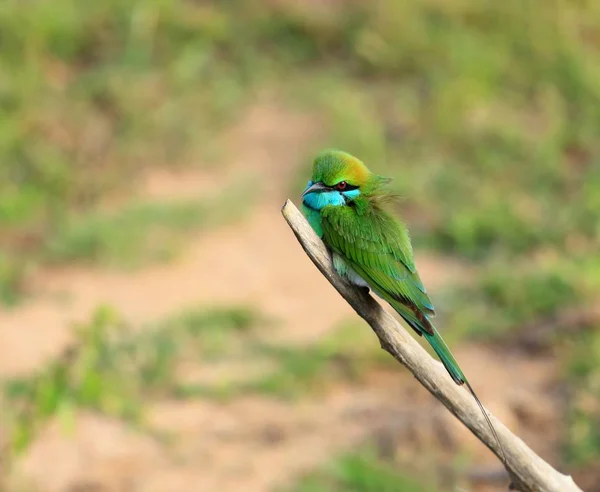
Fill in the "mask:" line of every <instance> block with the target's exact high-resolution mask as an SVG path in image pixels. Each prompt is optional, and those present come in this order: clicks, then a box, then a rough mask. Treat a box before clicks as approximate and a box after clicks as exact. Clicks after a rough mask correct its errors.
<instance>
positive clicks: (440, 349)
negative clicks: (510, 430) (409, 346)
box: [391, 302, 506, 462]
mask: <svg viewBox="0 0 600 492" xmlns="http://www.w3.org/2000/svg"><path fill="white" fill-rule="evenodd" d="M391 304H392V306H393V307H394V309H395V310H396V311H397V312H398V314H400V316H402V318H403V319H404V320H405V321H406V322H407V323H408V324H409V325H410V327H411V328H413V329H414V330H415V331H416V332H417V333H418V334H419V335H422V336H424V337H425V339H426V340H427V341H428V342H429V345H431V347H432V348H433V350H434V351H435V353H436V354H437V356H438V357H439V358H440V360H441V361H442V364H444V367H445V368H446V370H447V371H448V373H449V374H450V377H451V378H452V379H453V381H454V382H455V383H456V384H458V385H459V386H460V385H463V384H464V385H465V386H466V387H467V389H468V390H469V392H470V393H471V395H472V396H473V398H474V399H475V402H476V403H477V406H478V407H479V409H480V410H481V413H482V414H483V416H484V418H485V420H486V422H487V425H488V426H489V428H490V430H491V431H492V434H493V436H494V439H495V440H496V444H497V445H498V448H499V450H500V454H501V455H502V457H501V460H502V461H503V462H506V454H505V452H504V448H503V447H502V444H501V442H500V438H499V437H498V433H497V432H496V428H495V427H494V425H493V424H492V421H491V420H490V417H489V416H488V414H487V412H486V411H485V408H484V407H483V404H482V403H481V400H480V399H479V397H478V396H477V394H476V393H475V390H473V387H472V386H471V384H470V383H469V381H468V379H467V377H466V376H465V374H464V372H463V371H462V369H461V368H460V366H459V365H458V362H456V359H455V358H454V355H452V352H450V348H449V347H448V345H446V342H445V341H444V339H443V338H442V336H441V335H440V334H439V333H438V331H437V330H436V329H435V327H434V326H433V324H432V323H431V321H430V320H429V318H428V317H427V316H426V315H421V316H419V315H418V314H417V313H415V312H414V311H413V310H411V309H410V308H408V307H407V306H405V305H403V304H400V303H398V302H393V303H391Z"/></svg>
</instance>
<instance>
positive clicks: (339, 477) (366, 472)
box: [288, 451, 436, 492]
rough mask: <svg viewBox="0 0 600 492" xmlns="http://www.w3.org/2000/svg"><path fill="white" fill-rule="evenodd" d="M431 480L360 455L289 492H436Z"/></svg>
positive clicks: (312, 476)
mask: <svg viewBox="0 0 600 492" xmlns="http://www.w3.org/2000/svg"><path fill="white" fill-rule="evenodd" d="M428 482H429V480H427V479H426V480H423V479H417V478H416V477H411V476H410V474H408V473H404V472H403V471H402V470H397V469H395V468H394V467H392V466H391V465H389V464H387V463H385V462H384V461H382V460H380V459H378V458H377V457H376V456H375V455H374V454H373V453H372V452H365V451H363V452H358V453H354V454H348V455H346V456H342V457H340V458H338V459H337V460H336V461H334V462H333V463H331V464H330V465H329V466H327V467H325V468H324V469H323V470H322V471H317V472H314V473H311V474H309V475H307V476H306V477H304V478H302V479H301V480H300V481H299V482H298V483H297V484H296V485H294V486H293V487H291V488H290V489H288V490H289V492H398V491H402V492H432V491H434V490H436V489H435V488H434V487H433V486H432V485H427V483H428Z"/></svg>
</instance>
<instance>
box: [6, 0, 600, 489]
mask: <svg viewBox="0 0 600 492" xmlns="http://www.w3.org/2000/svg"><path fill="white" fill-rule="evenodd" d="M599 37H600V3H599V2H595V1H581V2H567V1H558V2H546V1H543V0H507V1H504V2H499V1H495V0H479V1H477V2H473V1H465V0H451V1H444V2H441V1H439V0H412V1H397V0H375V1H373V2H361V1H357V0H339V1H333V2H315V1H305V2H291V1H289V2H288V1H277V2H264V1H262V0H245V1H242V0H237V1H236V0H232V1H228V2H217V1H203V2H196V1H183V0H178V1H166V0H122V1H121V0H107V1H104V2H96V3H93V2H88V1H85V0H55V1H53V2H47V1H43V0H32V1H28V2H23V1H19V0H5V1H3V2H2V4H1V5H0V46H2V57H0V109H1V111H0V112H1V115H2V117H0V302H2V303H5V304H12V303H15V302H16V301H18V300H19V298H20V296H21V295H22V294H23V292H25V291H26V290H27V274H28V272H30V271H31V269H32V268H33V267H34V266H35V265H37V264H39V263H43V262H47V261H54V262H56V261H102V262H109V263H117V264H122V263H130V262H131V259H132V258H134V259H139V257H140V256H141V257H142V258H144V257H145V255H146V254H148V255H149V256H151V257H155V256H158V257H163V256H165V255H169V254H170V252H171V249H172V240H173V238H172V237H171V234H172V233H175V232H177V231H180V230H185V229H187V228H189V227H191V226H192V225H196V224H200V225H202V224H204V215H203V213H202V210H204V205H203V204H200V206H199V208H195V207H193V206H192V207H191V208H186V207H183V208H173V207H172V206H171V205H165V207H155V206H154V205H149V206H142V207H139V208H136V207H133V208H131V209H126V210H125V211H123V214H122V215H118V214H117V215H106V214H105V213H104V212H102V211H98V210H97V209H96V208H95V207H96V206H97V205H98V202H100V201H101V199H102V198H103V197H105V196H106V194H107V193H109V192H113V191H115V190H117V191H118V190H119V189H122V188H123V187H124V186H127V185H129V184H130V183H131V181H132V180H135V178H136V177H137V176H139V173H140V171H141V170H142V169H144V168H146V167H149V166H181V165H193V164H196V163H198V162H200V161H202V162H205V158H206V156H207V154H211V153H212V152H213V151H215V150H217V149H216V148H215V146H216V144H215V139H214V138H213V137H214V136H215V135H216V133H217V132H218V131H219V130H220V129H222V128H223V127H224V125H225V124H227V123H230V122H232V121H235V119H236V117H237V116H238V115H239V113H240V111H241V107H242V104H243V103H244V102H245V101H246V100H247V99H248V97H251V96H252V95H253V93H254V90H255V89H256V88H264V87H267V88H268V89H269V90H271V89H272V88H276V90H278V91H280V92H281V93H282V94H283V95H284V96H285V98H287V100H288V102H291V103H294V104H298V105H304V106H306V107H308V108H311V110H313V111H315V110H316V111H317V112H318V113H319V114H320V115H321V116H322V118H323V119H324V120H325V122H326V126H327V132H325V133H324V135H323V140H322V142H320V143H322V144H324V145H327V146H338V147H342V148H344V149H346V150H348V151H351V152H354V153H356V154H357V155H358V156H360V157H361V158H362V159H363V160H365V161H366V162H367V163H369V165H370V166H372V167H374V168H375V169H376V170H377V171H379V172H381V173H384V174H388V175H391V176H394V177H395V181H394V184H393V186H394V188H395V190H396V191H398V192H399V193H400V194H401V195H403V196H404V197H405V201H404V203H403V204H402V206H401V208H402V211H403V213H404V216H405V219H406V221H407V222H408V223H409V225H410V227H411V230H412V232H413V235H414V238H415V244H416V248H417V249H418V250H422V249H424V248H430V249H432V250H435V251H438V252H443V253H444V254H447V255H449V256H453V257H455V258H458V259H460V260H462V261H464V262H468V263H469V265H470V266H471V268H472V272H473V273H472V275H471V276H470V277H469V278H466V277H465V278H458V279H456V282H455V283H454V284H455V285H453V290H455V292H453V293H452V294H451V295H448V296H445V297H440V298H439V300H436V299H434V301H436V306H437V307H439V310H440V312H441V314H442V315H441V318H442V320H443V321H444V322H445V323H446V326H445V328H447V329H449V331H452V332H454V333H460V334H465V333H467V334H477V335H478V336H479V337H484V336H487V335H489V334H494V335H496V334H501V333H502V334H506V333H516V334H518V333H519V329H520V328H522V327H523V326H524V325H526V324H528V323H533V322H535V321H536V320H540V319H544V318H546V317H549V316H555V315H558V314H560V312H561V311H562V310H563V309H565V308H581V309H585V306H586V305H588V304H592V303H593V302H594V300H595V299H597V298H598V297H599V296H600V264H599V263H598V261H597V260H596V258H597V255H598V245H599V244H600V165H599V164H598V163H599V162H600V139H598V135H600V48H599V44H598V39H599ZM312 150H315V149H307V151H306V152H307V156H308V155H310V153H311V152H312ZM307 164H308V163H307ZM302 181H303V182H305V181H306V176H302ZM297 191H298V190H297V189H295V192H297ZM167 223H168V226H167V225H165V224H167ZM124 230H127V232H128V233H129V232H131V233H132V235H131V236H129V235H128V234H124V232H123V231H124ZM157 230H158V232H156V231H157ZM156 234H158V235H159V236H161V237H167V238H168V241H164V242H160V244H159V245H158V249H157V250H154V249H152V250H151V251H148V250H147V249H145V248H144V247H142V246H143V245H144V244H145V243H146V241H147V240H148V238H149V237H155V235H156ZM440 301H441V302H440ZM586 336H587V335H586ZM589 337H590V338H589V340H588V339H587V338H586V343H585V344H583V345H579V344H570V343H568V341H565V340H563V339H561V337H560V336H558V337H557V348H559V349H560V351H561V352H562V354H563V355H564V361H565V368H566V369H565V374H566V376H565V379H566V381H567V382H568V383H569V385H570V386H572V387H573V388H574V391H573V393H572V396H573V397H572V401H571V404H570V406H569V408H570V410H569V425H568V426H567V427H568V429H567V431H566V433H567V435H568V437H567V441H568V442H567V446H566V451H567V455H568V456H569V457H570V458H571V459H573V460H574V461H575V462H577V463H578V464H588V465H589V464H593V463H596V462H597V460H598V459H599V457H600V444H599V441H598V439H597V437H598V436H597V435H596V433H595V432H594V429H597V428H598V427H599V425H598V424H597V423H598V418H597V409H596V408H595V407H594V405H590V404H589V401H597V399H598V392H597V391H596V390H597V388H596V386H597V385H596V383H595V381H597V380H598V377H599V376H600V372H599V369H598V368H599V367H600V355H599V354H598V352H597V351H595V350H593V349H592V347H594V346H595V345H596V344H595V342H594V341H593V340H595V338H594V336H593V335H589ZM166 346H167V345H166ZM271 349H272V348H271ZM264 352H265V350H262V351H261V350H258V351H257V353H261V354H262V355H261V356H262V357H264V356H265V354H264ZM332 354H333V355H332ZM308 355H310V356H308ZM334 356H336V354H335V351H334V350H330V349H327V348H324V347H323V346H318V347H316V348H315V347H311V349H310V351H307V352H306V353H299V352H297V351H294V350H290V351H286V350H284V349H281V348H277V350H271V352H270V356H268V357H270V358H271V359H274V360H275V361H276V366H277V367H280V368H284V369H285V370H283V369H282V370H281V371H280V372H275V373H273V374H272V375H270V376H269V377H267V378H265V379H263V380H261V381H259V382H258V383H256V384H255V386H254V387H253V389H254V390H255V391H257V390H259V391H263V392H272V393H282V392H284V390H285V391H287V392H289V393H294V392H297V391H298V390H303V389H305V388H306V387H310V386H311V385H312V384H314V382H315V381H314V380H315V377H314V375H315V374H316V373H317V372H318V371H317V369H319V371H321V370H323V367H327V368H328V369H330V368H331V367H333V366H335V364H334V363H332V360H333V359H335V357H334ZM367 359H369V357H367ZM62 370H63V369H60V368H59V369H56V370H54V369H53V370H52V371H54V372H53V374H54V373H56V377H57V378H59V379H60V377H63V376H62V373H61V371H62ZM52 371H51V372H52ZM56 371H58V372H56ZM334 372H335V371H334ZM340 372H343V371H340ZM350 373H352V371H350ZM289 374H294V375H295V376H294V377H293V378H292V379H293V380H294V381H295V383H297V386H294V385H293V384H290V382H289V381H290V379H289V378H288V376H289ZM53 377H54V376H53ZM259 383H260V384H259ZM198 389H199V390H200V389H201V388H198ZM246 389H247V388H246ZM187 390H190V391H191V390H192V389H190V388H188V389H187ZM187 390H186V391H187ZM182 391H183V390H182ZM36 394H37V393H36ZM581 395H584V396H581ZM586 395H587V396H586ZM590 395H591V396H590ZM36 398H37V397H36ZM44 398H45V397H44ZM34 399H35V398H34ZM582 401H583V403H582ZM111 404H112V403H111ZM54 407H55V405H54V404H51V405H50V406H49V408H54ZM44 408H46V407H44ZM336 480H337V479H336ZM340 480H341V479H340ZM336 483H343V481H342V482H340V481H339V480H338V482H336ZM336 486H337V485H336ZM340 487H341V486H340ZM310 490H312V489H310ZM315 490H320V489H315ZM356 490H362V489H359V488H357V489H356Z"/></svg>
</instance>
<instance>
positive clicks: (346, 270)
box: [333, 253, 369, 287]
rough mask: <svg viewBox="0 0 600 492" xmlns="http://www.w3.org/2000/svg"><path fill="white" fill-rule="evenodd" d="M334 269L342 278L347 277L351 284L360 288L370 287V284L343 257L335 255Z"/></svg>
mask: <svg viewBox="0 0 600 492" xmlns="http://www.w3.org/2000/svg"><path fill="white" fill-rule="evenodd" d="M333 268H334V269H335V271H336V272H337V273H338V274H339V275H341V276H342V277H346V278H347V279H348V280H349V281H350V283H351V284H354V285H358V286H359V287H369V284H368V283H367V282H366V280H365V279H364V278H362V277H361V276H360V275H359V274H358V273H356V272H355V271H354V269H353V268H352V267H351V266H350V265H349V264H348V263H347V262H346V260H345V259H344V257H343V256H340V255H339V254H337V253H333Z"/></svg>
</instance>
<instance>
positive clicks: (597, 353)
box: [564, 326, 600, 467]
mask: <svg viewBox="0 0 600 492" xmlns="http://www.w3.org/2000/svg"><path fill="white" fill-rule="evenodd" d="M593 328H595V329H593V330H592V331H590V332H587V333H583V334H582V335H581V336H578V337H577V339H576V340H573V341H571V343H570V345H571V347H570V350H569V351H568V352H567V356H566V361H565V372H566V379H567V382H568V384H569V386H568V391H569V393H570V398H569V400H568V405H567V432H566V439H565V448H564V452H565V457H566V459H567V460H568V461H569V462H570V463H571V464H572V465H575V466H579V467H582V466H588V467H594V466H596V464H597V463H598V461H599V460H600V403H599V402H600V332H599V331H598V326H595V327H593Z"/></svg>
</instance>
